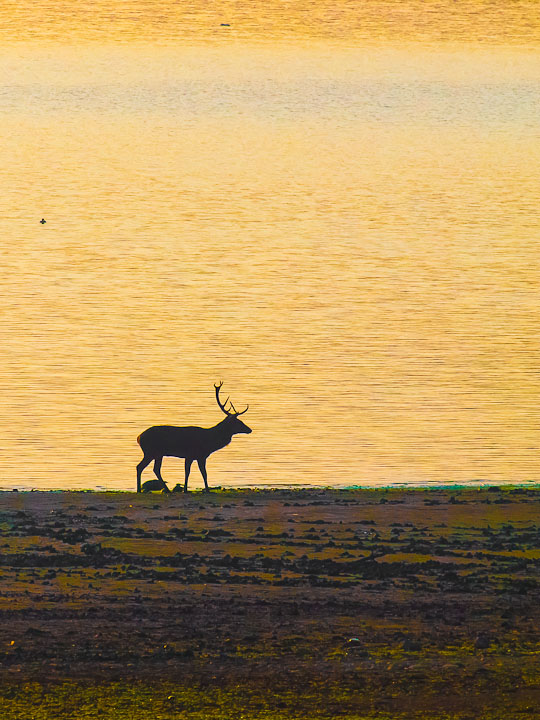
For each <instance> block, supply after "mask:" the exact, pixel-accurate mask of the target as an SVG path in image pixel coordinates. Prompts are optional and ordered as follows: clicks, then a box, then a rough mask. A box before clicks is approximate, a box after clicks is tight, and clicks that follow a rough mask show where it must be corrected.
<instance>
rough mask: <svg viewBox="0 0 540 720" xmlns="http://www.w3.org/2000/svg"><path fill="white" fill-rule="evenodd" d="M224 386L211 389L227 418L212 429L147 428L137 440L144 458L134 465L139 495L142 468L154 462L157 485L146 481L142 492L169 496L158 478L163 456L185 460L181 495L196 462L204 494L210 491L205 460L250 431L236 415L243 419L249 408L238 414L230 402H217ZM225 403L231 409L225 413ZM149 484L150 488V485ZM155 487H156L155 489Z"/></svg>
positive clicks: (164, 484) (169, 426) (167, 489)
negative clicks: (153, 492)
mask: <svg viewBox="0 0 540 720" xmlns="http://www.w3.org/2000/svg"><path fill="white" fill-rule="evenodd" d="M222 385H223V383H219V385H214V388H215V391H216V400H217V404H218V405H219V408H220V409H221V410H222V411H223V412H224V413H225V415H226V418H225V419H224V420H222V421H221V422H219V423H218V424H217V425H214V427H210V428H201V427H193V426H189V427H174V426H173V425H156V426H154V427H151V428H148V430H145V431H144V432H143V433H141V434H140V435H139V437H138V438H137V442H138V443H139V445H140V446H141V450H142V451H143V453H144V457H143V459H142V460H141V462H140V463H139V464H138V465H137V492H141V475H142V472H143V470H144V469H145V467H147V466H148V465H150V463H151V462H152V460H153V461H154V473H155V475H156V477H157V481H156V480H154V481H149V482H147V483H144V486H143V488H142V491H143V492H149V491H150V490H158V489H160V488H161V489H162V490H163V492H165V493H168V492H170V490H169V488H168V487H167V484H166V483H165V481H164V480H163V478H162V477H161V463H162V462H163V458H164V456H168V457H179V458H185V459H186V460H185V481H184V492H187V488H188V478H189V472H190V470H191V466H192V464H193V462H194V461H195V460H196V461H197V464H198V466H199V470H200V471H201V475H202V477H203V480H204V487H205V490H206V492H208V491H209V490H210V488H209V487H208V476H207V472H206V460H207V459H208V456H209V455H211V454H212V453H214V452H216V450H221V448H224V447H225V446H226V445H228V444H229V443H230V442H231V440H232V436H233V435H237V434H239V433H247V434H249V433H251V428H249V427H248V426H247V425H245V424H244V423H243V422H242V421H241V420H239V419H238V416H239V415H243V414H244V413H245V412H246V411H247V410H248V408H249V405H248V407H247V408H246V409H245V410H242V411H241V412H237V411H236V409H235V407H234V405H233V404H232V403H231V402H230V400H229V398H227V400H225V402H224V403H222V402H221V401H220V399H219V391H220V389H221V387H222ZM227 403H229V405H230V407H229V409H227V407H226V406H227ZM150 483H152V484H150ZM156 483H158V484H157V486H156ZM175 490H176V488H175Z"/></svg>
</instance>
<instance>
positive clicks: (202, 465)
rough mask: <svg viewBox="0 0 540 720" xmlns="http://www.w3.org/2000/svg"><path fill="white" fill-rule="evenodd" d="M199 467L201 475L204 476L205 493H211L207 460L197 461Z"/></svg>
mask: <svg viewBox="0 0 540 720" xmlns="http://www.w3.org/2000/svg"><path fill="white" fill-rule="evenodd" d="M197 465H198V466H199V470H200V471H201V475H202V476H203V480H204V489H205V492H210V488H209V487H208V482H207V478H208V476H207V474H206V458H201V459H200V460H197Z"/></svg>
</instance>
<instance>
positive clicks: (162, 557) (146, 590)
mask: <svg viewBox="0 0 540 720" xmlns="http://www.w3.org/2000/svg"><path fill="white" fill-rule="evenodd" d="M0 508H1V513H0V521H1V525H0V528H1V530H2V538H1V541H0V544H1V546H2V547H1V556H0V564H1V567H0V570H1V585H0V591H1V592H0V613H1V618H2V628H3V642H2V649H1V650H0V659H1V663H0V681H1V684H2V685H1V686H2V691H1V692H0V717H6V718H11V717H14V718H15V717H21V718H22V717H36V718H40V719H41V718H49V717H51V718H52V717H54V718H59V720H64V719H65V720H67V719H68V718H69V719H70V720H71V719H72V718H73V717H77V720H86V719H87V718H95V717H98V715H97V714H95V713H96V708H102V709H105V708H106V712H105V716H106V717H107V718H108V719H110V718H114V719H115V720H128V719H129V720H132V719H133V718H137V720H139V719H142V720H145V719H146V718H151V717H152V718H156V717H160V718H170V719H171V720H172V718H176V719H177V718H184V717H185V718H187V717H189V718H200V719H202V718H209V719H210V720H217V718H220V719H222V718H224V719H228V718H230V720H232V719H233V718H234V719H235V720H236V719H237V718H238V717H240V716H242V715H243V716H245V717H246V718H257V719H261V718H265V719H267V720H270V719H272V720H285V719H287V720H290V719H291V718H357V719H358V720H360V718H362V719H363V720H374V719H375V718H378V719H379V720H381V719H384V720H390V719H391V720H395V719H398V718H399V719H404V718H407V719H409V718H430V719H431V720H433V719H434V718H440V719H442V718H444V719H445V720H457V719H458V718H459V719H460V720H466V718H469V719H470V718H475V719H476V718H482V720H495V719H497V720H501V719H502V718H512V720H515V719H517V718H535V717H538V713H539V708H540V682H539V680H540V677H539V676H540V668H539V666H538V653H539V652H540V632H539V629H540V622H539V621H540V602H539V600H540V597H539V595H540V590H539V588H540V586H539V568H540V520H539V518H540V494H539V491H537V490H535V489H527V488H480V489H449V488H447V489H422V490H419V489H415V490H401V489H395V490H355V491H350V490H344V491H339V490H315V489H314V490H274V491H272V490H265V491H239V490H231V491H223V490H221V491H219V490H218V491H215V492H213V493H211V494H209V495H207V494H202V493H200V492H195V493H190V494H188V495H185V494H183V493H182V494H169V495H164V494H162V493H159V494H153V495H143V494H140V495H138V494H135V493H70V492H65V493H41V492H34V493H24V492H19V493H0ZM40 713H41V714H40ZM93 713H94V714H93Z"/></svg>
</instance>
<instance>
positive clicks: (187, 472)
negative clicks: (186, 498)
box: [184, 458, 193, 493]
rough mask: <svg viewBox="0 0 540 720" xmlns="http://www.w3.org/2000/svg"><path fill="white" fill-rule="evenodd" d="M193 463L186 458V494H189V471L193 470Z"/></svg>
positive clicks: (190, 459)
mask: <svg viewBox="0 0 540 720" xmlns="http://www.w3.org/2000/svg"><path fill="white" fill-rule="evenodd" d="M192 462H193V459H192V458H186V463H185V469H186V479H185V481H184V492H185V493H187V481H188V478H189V471H190V470H191V463H192Z"/></svg>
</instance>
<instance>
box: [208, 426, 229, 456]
mask: <svg viewBox="0 0 540 720" xmlns="http://www.w3.org/2000/svg"><path fill="white" fill-rule="evenodd" d="M208 433H209V435H210V437H211V438H212V447H213V450H212V452H215V451H216V450H219V449H220V448H222V447H225V445H228V444H229V443H230V442H231V439H232V436H233V434H234V433H233V432H232V430H231V427H230V425H229V424H228V423H227V418H225V419H224V420H222V421H221V422H220V423H218V424H217V425H214V427H211V428H209V429H208Z"/></svg>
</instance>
